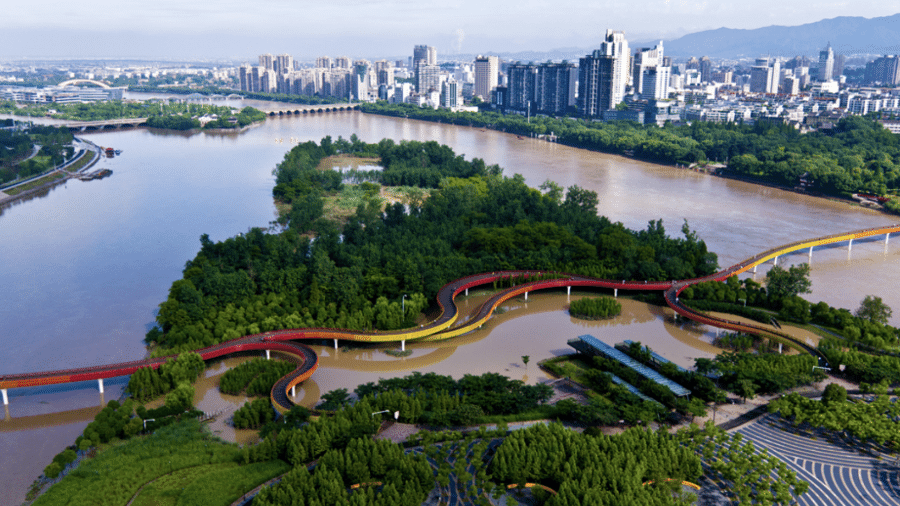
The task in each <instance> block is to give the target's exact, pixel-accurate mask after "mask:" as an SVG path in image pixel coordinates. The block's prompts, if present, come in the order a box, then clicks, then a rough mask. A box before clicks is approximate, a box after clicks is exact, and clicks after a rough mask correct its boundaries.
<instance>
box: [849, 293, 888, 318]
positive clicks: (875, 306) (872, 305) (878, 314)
mask: <svg viewBox="0 0 900 506" xmlns="http://www.w3.org/2000/svg"><path fill="white" fill-rule="evenodd" d="M892 314H893V311H891V308H890V307H889V306H888V305H887V304H885V303H884V301H882V300H881V297H875V296H874V295H866V298H865V299H863V301H862V302H861V303H860V304H859V308H858V309H857V310H856V316H858V317H860V318H865V319H866V320H869V321H871V322H875V323H880V324H882V325H887V322H888V319H889V318H890V317H891V315H892Z"/></svg>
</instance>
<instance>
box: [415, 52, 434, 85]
mask: <svg viewBox="0 0 900 506" xmlns="http://www.w3.org/2000/svg"><path fill="white" fill-rule="evenodd" d="M412 66H413V72H415V80H416V91H417V92H419V93H426V92H428V91H429V90H437V85H438V82H437V81H436V80H434V79H432V78H431V75H432V74H436V73H437V70H436V69H437V50H435V49H434V47H432V46H425V45H419V46H415V47H414V48H413V60H412ZM424 67H434V68H429V69H428V70H427V71H425V72H424V74H427V78H424V79H423V77H426V76H423V72H422V68H424Z"/></svg>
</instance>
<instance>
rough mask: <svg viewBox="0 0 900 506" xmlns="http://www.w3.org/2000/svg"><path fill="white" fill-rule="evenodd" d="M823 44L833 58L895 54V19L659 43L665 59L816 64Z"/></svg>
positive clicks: (898, 40)
mask: <svg viewBox="0 0 900 506" xmlns="http://www.w3.org/2000/svg"><path fill="white" fill-rule="evenodd" d="M829 41H830V42H831V47H832V48H833V49H834V52H835V53H836V54H844V55H851V54H885V53H887V54H896V53H900V14H894V15H893V16H885V17H880V18H871V19H868V18H863V17H846V16H842V17H838V18H833V19H823V20H822V21H816V22H815V23H808V24H805V25H800V26H766V27H763V28H756V29H753V30H738V29H735V28H719V29H716V30H706V31H703V32H696V33H691V34H688V35H685V36H683V37H681V38H679V39H675V40H671V41H665V54H666V55H671V56H704V55H705V56H711V57H717V58H740V57H750V58H754V57H757V56H760V55H772V56H785V57H793V56H797V55H807V56H815V57H816V58H818V54H819V51H821V50H822V49H823V48H824V47H825V45H826V44H827V43H828V42H829ZM631 45H633V46H635V47H640V46H644V45H648V44H646V43H634V44H631Z"/></svg>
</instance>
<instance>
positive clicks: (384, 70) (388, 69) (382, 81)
mask: <svg viewBox="0 0 900 506" xmlns="http://www.w3.org/2000/svg"><path fill="white" fill-rule="evenodd" d="M374 68H375V78H376V82H377V84H378V86H382V85H384V86H386V87H388V88H393V87H394V63H393V62H389V61H387V60H378V61H376V62H375V67H374Z"/></svg>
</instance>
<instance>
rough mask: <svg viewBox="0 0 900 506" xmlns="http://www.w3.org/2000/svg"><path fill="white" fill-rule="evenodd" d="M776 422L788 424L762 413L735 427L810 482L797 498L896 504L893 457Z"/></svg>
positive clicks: (898, 481) (898, 477) (830, 503)
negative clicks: (800, 432)
mask: <svg viewBox="0 0 900 506" xmlns="http://www.w3.org/2000/svg"><path fill="white" fill-rule="evenodd" d="M781 428H789V424H788V423H787V422H785V421H784V420H783V419H781V418H779V417H777V416H775V415H766V416H764V417H762V418H760V419H759V420H757V421H755V422H753V423H751V424H747V425H745V426H743V427H741V428H739V429H737V430H736V431H735V432H738V433H740V434H743V435H744V437H745V438H747V439H748V440H751V441H753V444H754V446H756V448H758V449H759V450H762V449H763V448H765V449H766V450H768V452H769V453H770V454H771V455H774V456H776V457H778V458H779V459H780V460H782V461H783V462H785V463H786V464H787V465H788V467H789V468H790V469H791V470H793V471H794V472H796V473H797V476H798V477H799V478H800V479H802V480H804V481H807V482H809V492H807V493H806V494H804V495H802V496H800V498H799V499H798V501H797V503H798V504H801V505H809V506H814V505H815V506H820V505H821V506H826V505H827V506H845V505H857V504H858V505H866V506H876V505H888V506H890V505H900V469H898V467H897V463H896V462H891V461H890V459H889V458H887V457H885V458H883V459H882V460H878V458H877V456H872V455H865V454H860V452H859V451H853V450H851V449H850V448H847V447H843V446H839V445H837V444H834V443H830V442H827V441H822V440H813V439H811V438H809V437H805V436H802V435H798V434H796V433H793V432H787V431H785V430H782V429H781Z"/></svg>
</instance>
